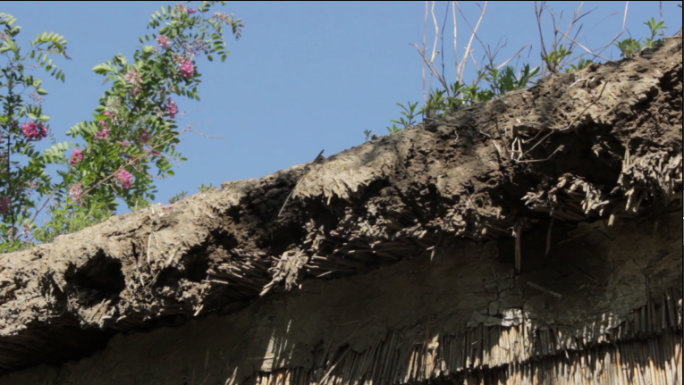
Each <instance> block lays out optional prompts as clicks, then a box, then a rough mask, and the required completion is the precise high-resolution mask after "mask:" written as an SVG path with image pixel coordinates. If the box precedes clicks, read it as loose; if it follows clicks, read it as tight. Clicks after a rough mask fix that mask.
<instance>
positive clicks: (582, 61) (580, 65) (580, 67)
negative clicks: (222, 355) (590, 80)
mask: <svg viewBox="0 0 684 385" xmlns="http://www.w3.org/2000/svg"><path fill="white" fill-rule="evenodd" d="M591 63H592V61H591V60H588V59H585V58H580V59H579V61H578V62H577V65H575V64H570V66H569V67H567V68H565V72H575V71H579V70H583V69H585V68H587V67H588V66H589V64H591Z"/></svg>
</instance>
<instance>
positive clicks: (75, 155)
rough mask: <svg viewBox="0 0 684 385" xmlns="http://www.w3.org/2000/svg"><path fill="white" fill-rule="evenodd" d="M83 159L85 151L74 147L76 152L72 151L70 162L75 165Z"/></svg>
mask: <svg viewBox="0 0 684 385" xmlns="http://www.w3.org/2000/svg"><path fill="white" fill-rule="evenodd" d="M81 160H83V151H81V150H79V149H78V148H74V152H72V153H71V159H70V160H69V163H71V164H72V165H75V164H76V163H78V162H79V161H81Z"/></svg>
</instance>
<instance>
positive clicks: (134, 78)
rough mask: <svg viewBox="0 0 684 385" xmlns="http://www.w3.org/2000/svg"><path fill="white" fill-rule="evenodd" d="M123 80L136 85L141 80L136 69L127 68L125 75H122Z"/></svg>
mask: <svg viewBox="0 0 684 385" xmlns="http://www.w3.org/2000/svg"><path fill="white" fill-rule="evenodd" d="M124 80H125V81H126V82H128V83H130V84H134V85H136V86H138V85H140V83H141V82H142V77H141V76H140V74H139V73H137V72H136V71H134V70H129V71H128V73H127V74H126V76H124Z"/></svg>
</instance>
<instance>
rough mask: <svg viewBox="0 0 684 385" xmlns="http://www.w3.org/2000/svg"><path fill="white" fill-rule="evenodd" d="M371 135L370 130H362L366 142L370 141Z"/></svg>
mask: <svg viewBox="0 0 684 385" xmlns="http://www.w3.org/2000/svg"><path fill="white" fill-rule="evenodd" d="M372 133H373V132H372V131H371V130H363V134H364V135H366V142H367V141H369V140H370V137H371V134H372Z"/></svg>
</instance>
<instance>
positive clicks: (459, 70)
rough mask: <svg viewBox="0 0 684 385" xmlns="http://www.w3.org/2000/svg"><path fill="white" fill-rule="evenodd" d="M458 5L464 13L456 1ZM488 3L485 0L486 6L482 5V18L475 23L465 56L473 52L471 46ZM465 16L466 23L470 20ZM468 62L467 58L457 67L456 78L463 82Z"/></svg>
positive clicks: (459, 8)
mask: <svg viewBox="0 0 684 385" xmlns="http://www.w3.org/2000/svg"><path fill="white" fill-rule="evenodd" d="M455 4H456V6H457V7H458V10H459V12H461V15H463V11H462V10H461V7H460V6H459V5H458V3H455ZM487 4H489V2H488V1H485V2H484V6H483V7H482V12H481V13H480V18H479V19H478V20H477V24H475V28H471V30H472V33H471V35H470V39H469V40H468V45H467V46H466V49H465V55H464V57H465V58H467V57H468V55H469V54H470V53H471V51H470V47H471V46H472V45H473V39H474V38H475V36H476V35H477V30H478V29H479V28H480V23H481V22H482V18H484V15H485V12H487ZM463 18H464V19H465V20H466V23H467V22H468V20H467V19H466V18H465V15H463ZM466 63H467V60H462V61H461V65H460V68H458V67H457V68H456V80H457V82H458V83H459V84H460V83H463V73H464V72H465V65H466Z"/></svg>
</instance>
